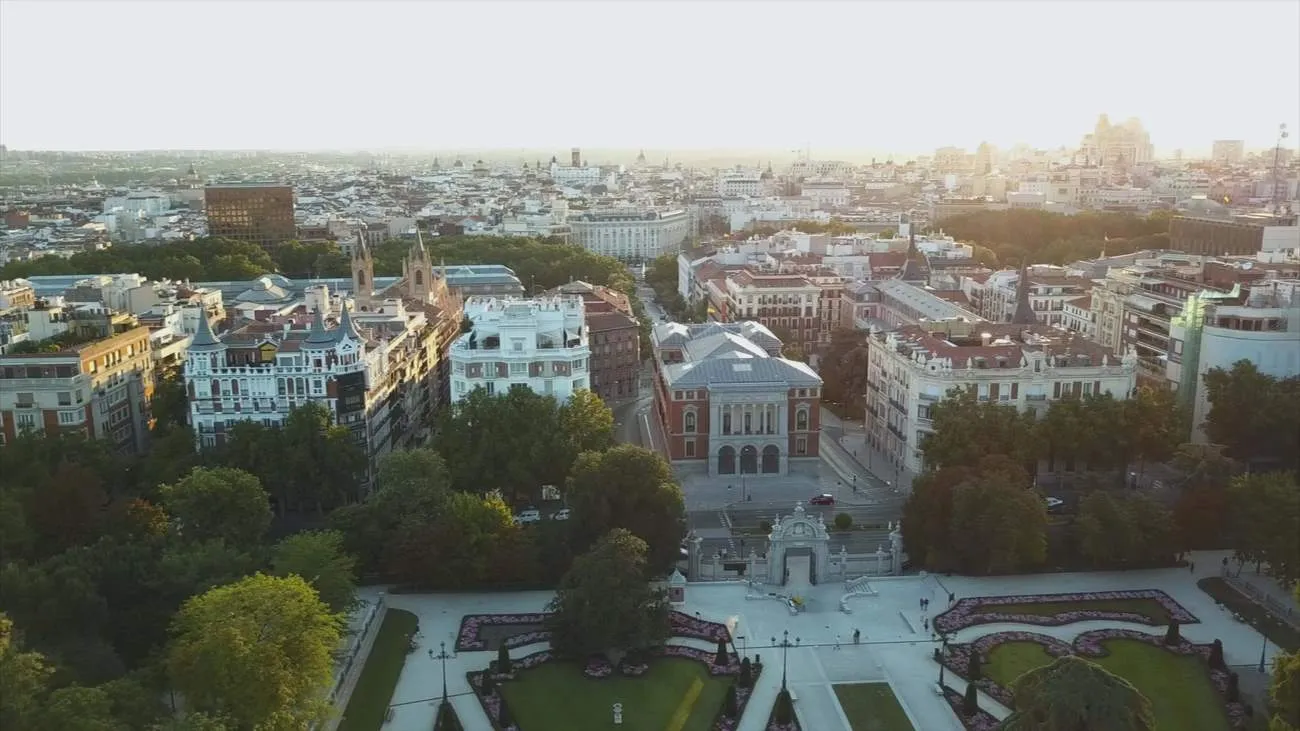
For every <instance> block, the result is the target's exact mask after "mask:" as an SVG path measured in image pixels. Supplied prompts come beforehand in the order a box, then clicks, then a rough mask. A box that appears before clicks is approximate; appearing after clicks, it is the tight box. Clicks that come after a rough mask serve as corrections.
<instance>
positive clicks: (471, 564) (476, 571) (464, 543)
mask: <svg viewBox="0 0 1300 731" xmlns="http://www.w3.org/2000/svg"><path fill="white" fill-rule="evenodd" d="M519 530H520V528H519V527H518V526H516V525H514V523H513V520H512V517H511V515H510V509H509V508H507V507H506V504H505V503H504V502H503V501H502V500H501V497H500V495H498V494H496V493H492V494H489V495H486V496H480V495H471V494H468V493H454V494H452V495H451V496H450V497H449V498H448V500H447V503H446V504H445V506H444V507H443V509H441V510H439V511H438V512H437V513H423V514H412V515H409V516H407V518H406V519H404V520H403V521H402V522H401V523H400V524H399V525H398V527H397V530H396V531H395V533H394V535H393V536H392V538H391V545H390V546H389V549H388V551H387V553H386V556H385V568H386V572H387V573H388V574H389V575H390V576H392V577H393V578H394V579H396V580H398V581H401V582H403V583H405V584H407V585H410V586H418V587H427V588H432V589H465V588H470V587H477V586H482V585H483V584H484V583H489V582H494V581H495V580H496V579H497V578H498V575H497V573H496V572H497V571H498V570H504V571H508V570H509V563H510V562H514V563H516V564H524V565H528V564H527V560H528V556H526V555H524V556H520V555H505V556H503V555H502V553H501V548H502V547H503V546H504V545H510V544H509V538H510V536H511V535H512V534H513V533H517V532H518V531H519ZM510 575H511V576H512V577H513V576H514V574H510Z"/></svg>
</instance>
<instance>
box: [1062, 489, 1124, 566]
mask: <svg viewBox="0 0 1300 731" xmlns="http://www.w3.org/2000/svg"><path fill="white" fill-rule="evenodd" d="M1136 528H1137V526H1136V525H1135V523H1134V520H1133V516H1132V515H1131V514H1130V513H1129V511H1128V510H1126V509H1125V506H1124V505H1123V502H1122V501H1120V500H1116V499H1115V497H1114V496H1113V495H1112V494H1111V493H1109V492H1107V491H1105V490H1098V491H1096V492H1092V493H1090V494H1088V495H1087V496H1086V497H1084V499H1083V500H1081V501H1080V503H1079V518H1078V521H1077V522H1076V523H1075V531H1076V534H1077V536H1078V540H1079V551H1080V553H1081V554H1082V555H1083V557H1084V558H1086V559H1088V560H1089V561H1091V562H1092V563H1093V564H1094V565H1097V566H1111V565H1115V564H1118V563H1121V562H1123V561H1125V560H1127V559H1128V558H1129V557H1130V556H1131V555H1133V553H1134V549H1133V543H1134V542H1135V541H1136V540H1137V535H1136Z"/></svg>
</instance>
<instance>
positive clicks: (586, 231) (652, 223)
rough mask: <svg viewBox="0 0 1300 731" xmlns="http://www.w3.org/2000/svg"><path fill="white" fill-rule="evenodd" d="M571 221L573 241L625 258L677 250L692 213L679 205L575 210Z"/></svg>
mask: <svg viewBox="0 0 1300 731" xmlns="http://www.w3.org/2000/svg"><path fill="white" fill-rule="evenodd" d="M568 222H569V228H570V231H571V238H570V240H571V241H573V242H574V243H576V244H578V245H579V246H581V247H583V248H584V249H586V250H588V251H591V252H594V253H596V254H603V255H605V256H612V257H614V258H615V259H623V260H625V261H639V260H645V259H654V258H656V257H658V256H660V255H662V254H670V253H673V252H676V251H677V250H678V249H679V248H681V245H682V243H683V242H684V241H686V238H687V237H688V236H689V235H690V232H691V221H690V216H688V215H687V214H686V211H685V210H677V209H674V210H654V209H646V208H623V209H619V208H615V209H609V210H603V211H581V212H573V211H571V212H570V213H569V216H568Z"/></svg>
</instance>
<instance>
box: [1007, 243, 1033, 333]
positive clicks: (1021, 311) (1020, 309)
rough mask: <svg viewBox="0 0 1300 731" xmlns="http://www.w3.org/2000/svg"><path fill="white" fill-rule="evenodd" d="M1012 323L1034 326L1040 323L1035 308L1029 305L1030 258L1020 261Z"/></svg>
mask: <svg viewBox="0 0 1300 731" xmlns="http://www.w3.org/2000/svg"><path fill="white" fill-rule="evenodd" d="M1011 322H1012V323H1013V324H1016V325H1034V324H1037V322H1038V316H1037V315H1035V314H1034V307H1033V305H1032V304H1030V303H1029V257H1025V258H1024V259H1021V260H1020V280H1019V281H1018V282H1016V313H1015V314H1014V315H1012V316H1011Z"/></svg>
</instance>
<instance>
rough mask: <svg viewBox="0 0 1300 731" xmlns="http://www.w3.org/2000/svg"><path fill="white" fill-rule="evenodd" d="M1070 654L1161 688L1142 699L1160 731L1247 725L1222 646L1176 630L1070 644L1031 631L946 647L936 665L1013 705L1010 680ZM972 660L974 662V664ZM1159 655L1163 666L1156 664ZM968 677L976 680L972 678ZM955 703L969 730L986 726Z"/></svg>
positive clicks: (1123, 632) (1103, 634) (1116, 633)
mask: <svg viewBox="0 0 1300 731" xmlns="http://www.w3.org/2000/svg"><path fill="white" fill-rule="evenodd" d="M1175 627H1176V625H1175ZM1171 635H1172V636H1171ZM1171 639H1172V640H1173V641H1172V642H1170V640H1171ZM1030 648H1032V650H1031V651H1030V652H1026V651H1027V650H1030ZM1154 648H1158V649H1157V650H1156V652H1157V653H1160V654H1156V655H1152V654H1151V653H1150V650H1151V649H1154ZM1070 654H1073V655H1078V656H1080V657H1084V658H1088V659H1090V660H1094V661H1096V662H1098V663H1099V664H1101V665H1103V667H1108V669H1112V670H1113V671H1115V672H1116V674H1118V675H1120V676H1121V677H1125V678H1126V679H1128V680H1129V681H1130V682H1132V683H1134V685H1135V686H1137V687H1138V689H1139V690H1144V686H1145V690H1146V691H1148V692H1149V691H1151V690H1152V689H1153V686H1160V690H1161V691H1162V692H1161V693H1151V695H1149V696H1148V697H1150V699H1151V701H1152V703H1153V704H1154V706H1155V710H1156V715H1157V723H1158V724H1159V726H1158V728H1159V729H1161V731H1166V730H1168V731H1173V730H1174V729H1177V730H1178V731H1182V730H1183V729H1189V730H1190V729H1222V728H1233V729H1239V728H1246V727H1247V726H1248V724H1249V714H1250V711H1249V710H1248V709H1247V707H1246V706H1245V705H1244V704H1243V703H1241V702H1240V699H1239V698H1238V697H1237V694H1236V691H1235V682H1234V680H1233V678H1232V674H1231V673H1230V672H1229V671H1228V670H1227V668H1225V667H1223V664H1222V650H1221V646H1219V648H1217V649H1216V646H1215V645H1214V644H1196V643H1192V642H1188V641H1187V640H1185V639H1183V638H1182V637H1181V636H1177V635H1176V631H1175V632H1171V633H1169V634H1166V635H1154V634H1148V633H1145V632H1140V631H1136V630H1130V629H1120V628H1115V629H1101V630H1092V631H1089V632H1084V633H1082V634H1080V635H1079V636H1078V637H1076V638H1075V639H1074V641H1073V642H1071V643H1067V642H1065V641H1063V640H1059V639H1057V638H1055V637H1049V636H1047V635H1043V634H1038V633H1034V632H995V633H992V634H988V635H984V636H983V637H980V638H978V639H977V640H975V641H974V642H970V643H957V644H950V645H948V652H947V654H946V655H944V656H943V657H942V660H941V661H942V662H943V663H944V665H945V666H946V667H947V668H948V669H949V670H950V671H952V672H954V673H956V674H957V675H958V676H960V677H962V678H964V679H965V680H967V682H972V683H974V684H975V685H976V686H977V687H978V688H979V689H980V690H981V691H983V692H984V693H986V694H987V695H988V696H989V697H990V698H992V699H994V700H995V701H997V702H999V703H1001V704H1003V705H1005V706H1007V707H1008V708H1012V707H1014V698H1013V697H1012V694H1011V691H1010V689H1009V688H1008V686H1009V685H1010V683H1011V682H1012V681H1013V680H1014V679H1015V678H1016V677H1018V676H1019V675H1020V674H1021V673H1023V672H1026V671H1028V670H1032V669H1034V668H1035V667H1038V666H1041V665H1044V664H1046V663H1048V662H1050V661H1051V660H1052V659H1054V658H1057V657H1062V656H1065V655H1070ZM972 655H973V656H974V657H975V658H978V660H977V661H975V660H972ZM1162 655H1163V656H1164V657H1166V658H1167V659H1168V660H1169V662H1162V661H1161V659H1160V658H1161V656H1162ZM1180 658H1183V659H1186V660H1191V659H1194V660H1195V667H1192V666H1189V665H1188V663H1187V662H1186V660H1184V661H1181V662H1180V660H1179V659H1180ZM1200 672H1203V673H1204V677H1205V678H1206V679H1207V683H1206V686H1205V687H1200V688H1198V687H1196V685H1197V684H1196V683H1195V677H1196V675H1197V674H1198V673H1200ZM972 674H974V675H976V676H977V677H975V678H974V679H972V678H971V675H972ZM1162 681H1163V682H1162ZM1174 681H1176V682H1174ZM1209 688H1213V691H1214V692H1213V693H1210V695H1211V696H1212V698H1207V697H1206V696H1207V691H1208V689H1209ZM960 700H961V698H960V696H958V701H959V703H958V706H956V708H957V710H958V711H959V714H958V715H959V717H961V718H962V720H963V723H965V724H966V726H967V728H984V726H980V725H978V724H977V723H976V722H975V721H973V720H972V719H971V718H968V717H966V716H964V715H962V714H961V713H960ZM1207 701H1209V702H1207ZM1175 716H1176V717H1177V719H1175V718H1174V717H1175Z"/></svg>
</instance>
